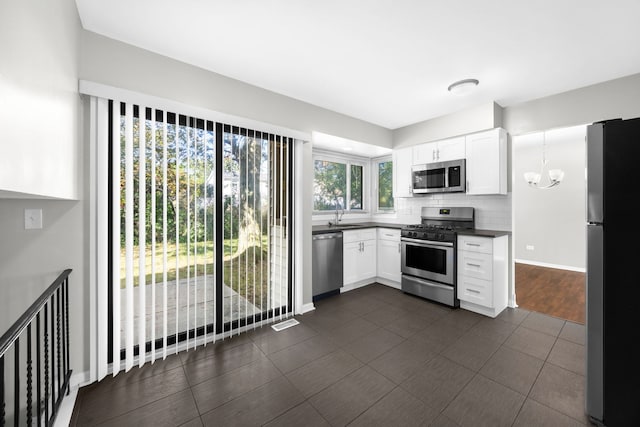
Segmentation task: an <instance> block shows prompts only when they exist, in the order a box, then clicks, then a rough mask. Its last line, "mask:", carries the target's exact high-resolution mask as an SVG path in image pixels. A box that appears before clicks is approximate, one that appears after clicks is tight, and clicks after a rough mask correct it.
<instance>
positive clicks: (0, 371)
mask: <svg viewBox="0 0 640 427" xmlns="http://www.w3.org/2000/svg"><path fill="white" fill-rule="evenodd" d="M0 404H2V414H1V415H2V417H1V418H0V426H2V427H4V423H5V421H4V419H5V411H4V355H2V356H0Z"/></svg>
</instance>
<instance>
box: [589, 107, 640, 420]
mask: <svg viewBox="0 0 640 427" xmlns="http://www.w3.org/2000/svg"><path fill="white" fill-rule="evenodd" d="M586 143H587V146H586V154H587V161H586V163H587V165H586V166H587V170H586V172H587V298H586V299H587V322H586V327H587V328H586V329H587V341H586V352H587V354H586V356H587V371H586V373H587V377H586V408H587V414H588V415H589V418H590V419H591V421H592V422H594V423H595V424H598V425H605V426H608V427H615V426H640V351H638V347H640V224H639V221H638V217H639V215H638V211H637V210H636V209H634V206H635V203H637V202H638V198H640V189H639V184H640V177H639V176H640V118H636V119H629V120H619V119H618V120H609V121H604V122H599V123H594V124H592V125H590V126H588V127H587V141H586Z"/></svg>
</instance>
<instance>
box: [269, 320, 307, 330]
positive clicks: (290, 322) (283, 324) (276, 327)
mask: <svg viewBox="0 0 640 427" xmlns="http://www.w3.org/2000/svg"><path fill="white" fill-rule="evenodd" d="M298 324H300V322H298V321H297V320H296V319H289V320H285V321H284V322H280V323H276V324H275V325H271V327H272V328H273V330H274V331H276V332H280V331H281V330H283V329H287V328H290V327H292V326H296V325H298Z"/></svg>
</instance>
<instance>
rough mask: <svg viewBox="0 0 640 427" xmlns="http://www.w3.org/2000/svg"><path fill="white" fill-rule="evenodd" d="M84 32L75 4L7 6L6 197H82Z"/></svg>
mask: <svg viewBox="0 0 640 427" xmlns="http://www.w3.org/2000/svg"><path fill="white" fill-rule="evenodd" d="M79 31H80V21H79V19H78V14H77V10H76V5H75V2H74V1H73V0H62V1H53V2H52V1H45V0H34V1H11V0H0V58H1V59H0V135H2V136H1V137H0V141H1V142H0V143H1V144H2V155H0V198H1V197H25V196H26V195H28V196H31V197H32V196H37V197H52V198H61V199H77V198H78V197H79V187H78V180H77V177H78V167H79V160H80V159H79V152H78V110H79V105H80V101H79V97H78V92H77V87H78V72H77V66H78V46H79V43H78V34H79Z"/></svg>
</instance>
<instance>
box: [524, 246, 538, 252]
mask: <svg viewBox="0 0 640 427" xmlns="http://www.w3.org/2000/svg"><path fill="white" fill-rule="evenodd" d="M525 249H526V250H528V251H533V250H535V249H536V248H535V247H534V246H533V245H527V246H525Z"/></svg>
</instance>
